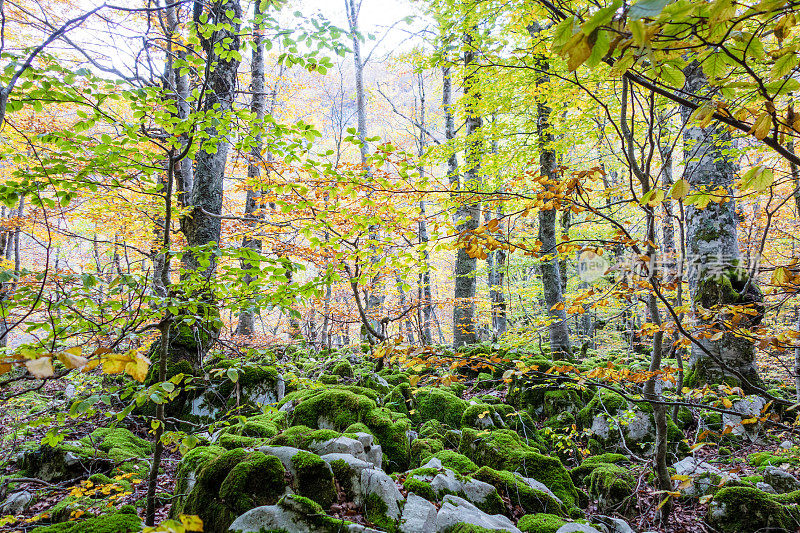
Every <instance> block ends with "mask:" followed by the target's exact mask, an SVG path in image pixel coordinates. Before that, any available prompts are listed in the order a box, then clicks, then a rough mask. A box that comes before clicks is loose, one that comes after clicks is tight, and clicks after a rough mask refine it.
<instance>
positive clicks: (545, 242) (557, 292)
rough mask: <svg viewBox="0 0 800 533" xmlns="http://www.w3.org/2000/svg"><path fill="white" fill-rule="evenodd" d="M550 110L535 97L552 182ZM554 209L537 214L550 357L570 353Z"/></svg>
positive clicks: (544, 164)
mask: <svg viewBox="0 0 800 533" xmlns="http://www.w3.org/2000/svg"><path fill="white" fill-rule="evenodd" d="M528 31H529V32H530V33H531V36H532V37H536V35H537V34H538V33H539V26H538V24H535V25H532V26H531V27H529V28H528ZM538 63H539V66H540V72H542V73H546V72H548V71H549V64H548V62H547V60H546V59H545V58H544V57H540V58H539V59H538ZM549 82H550V76H548V75H547V74H540V75H539V77H538V78H537V79H536V85H537V87H538V88H539V90H540V92H543V91H544V87H545V86H546V85H547V84H548V83H549ZM551 112H552V110H551V109H550V106H549V105H548V104H547V99H546V97H545V96H544V95H543V94H541V93H540V94H539V96H538V104H537V113H538V121H537V135H538V137H539V167H540V172H541V174H542V176H545V177H547V179H548V180H549V181H551V182H554V181H555V180H557V176H556V153H555V150H554V149H553V131H552V126H551V125H550V115H551ZM557 214H558V212H557V210H556V209H555V208H554V207H551V208H549V209H547V208H545V207H543V208H542V209H540V211H539V241H541V243H542V245H541V249H540V254H541V256H542V258H541V266H540V271H541V275H542V291H543V293H544V301H545V307H546V308H547V309H546V311H547V314H548V317H549V333H550V350H551V352H552V354H553V358H554V359H555V358H559V357H566V358H570V357H572V350H571V347H570V340H569V325H568V324H567V312H566V311H565V309H564V295H563V293H562V289H561V288H562V279H561V272H560V269H559V264H558V249H557V246H558V242H557V240H556V218H557Z"/></svg>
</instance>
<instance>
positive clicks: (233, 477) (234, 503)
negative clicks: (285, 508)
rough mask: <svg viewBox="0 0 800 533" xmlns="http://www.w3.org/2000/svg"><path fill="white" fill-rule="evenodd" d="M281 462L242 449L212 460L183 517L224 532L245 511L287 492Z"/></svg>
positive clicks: (212, 532)
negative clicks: (192, 518)
mask: <svg viewBox="0 0 800 533" xmlns="http://www.w3.org/2000/svg"><path fill="white" fill-rule="evenodd" d="M285 476H286V472H285V470H284V468H283V465H282V464H281V462H280V460H279V459H278V458H276V457H271V456H267V455H265V454H263V453H261V452H249V453H248V452H246V451H245V450H243V449H241V448H238V449H235V450H229V451H226V452H224V453H222V454H221V455H219V456H217V457H215V458H213V459H211V460H210V461H208V462H207V463H205V465H204V466H203V467H202V468H201V469H200V472H199V474H198V475H197V480H196V482H195V484H194V487H193V488H192V490H191V492H190V493H189V495H188V496H187V498H186V501H185V502H184V504H183V514H193V515H197V516H199V517H200V518H201V519H202V520H203V524H204V531H206V532H207V533H222V532H225V531H227V529H228V526H230V525H231V523H232V522H233V521H234V519H236V517H237V516H239V515H241V514H242V513H244V512H245V511H248V510H249V509H252V508H253V507H258V506H260V505H271V504H274V503H276V502H277V501H278V499H279V498H280V497H281V495H283V493H284V491H285V489H286V481H285Z"/></svg>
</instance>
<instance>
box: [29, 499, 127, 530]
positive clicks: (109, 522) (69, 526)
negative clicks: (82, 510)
mask: <svg viewBox="0 0 800 533" xmlns="http://www.w3.org/2000/svg"><path fill="white" fill-rule="evenodd" d="M141 530H142V521H141V520H140V519H139V517H138V516H136V508H135V507H133V506H132V505H125V506H123V507H122V508H120V510H119V511H117V512H115V513H111V514H107V515H103V516H98V517H95V518H89V519H87V520H77V521H72V522H62V523H60V524H53V525H50V526H43V527H37V528H34V529H33V531H35V532H36V533H84V532H88V531H90V532H91V533H137V532H139V531H141Z"/></svg>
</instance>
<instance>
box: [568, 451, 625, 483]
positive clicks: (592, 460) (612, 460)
mask: <svg viewBox="0 0 800 533" xmlns="http://www.w3.org/2000/svg"><path fill="white" fill-rule="evenodd" d="M627 462H628V458H627V457H626V456H624V455H622V454H619V453H604V454H601V455H592V456H589V457H587V458H586V459H584V460H583V462H582V463H581V464H580V466H576V467H575V468H573V469H572V470H570V471H569V475H570V477H571V478H572V482H573V483H575V485H583V481H584V479H585V478H586V476H588V475H589V474H591V473H592V470H594V469H595V468H597V467H598V466H600V465H604V464H620V463H627Z"/></svg>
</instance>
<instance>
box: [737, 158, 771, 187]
mask: <svg viewBox="0 0 800 533" xmlns="http://www.w3.org/2000/svg"><path fill="white" fill-rule="evenodd" d="M774 181H775V173H774V172H773V171H772V169H771V168H767V167H765V166H764V165H758V166H755V167H753V168H751V169H750V170H748V171H747V172H746V173H745V175H744V176H742V183H741V188H742V190H744V191H755V192H763V191H766V190H767V189H769V188H770V186H771V185H772V183H773V182H774Z"/></svg>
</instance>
